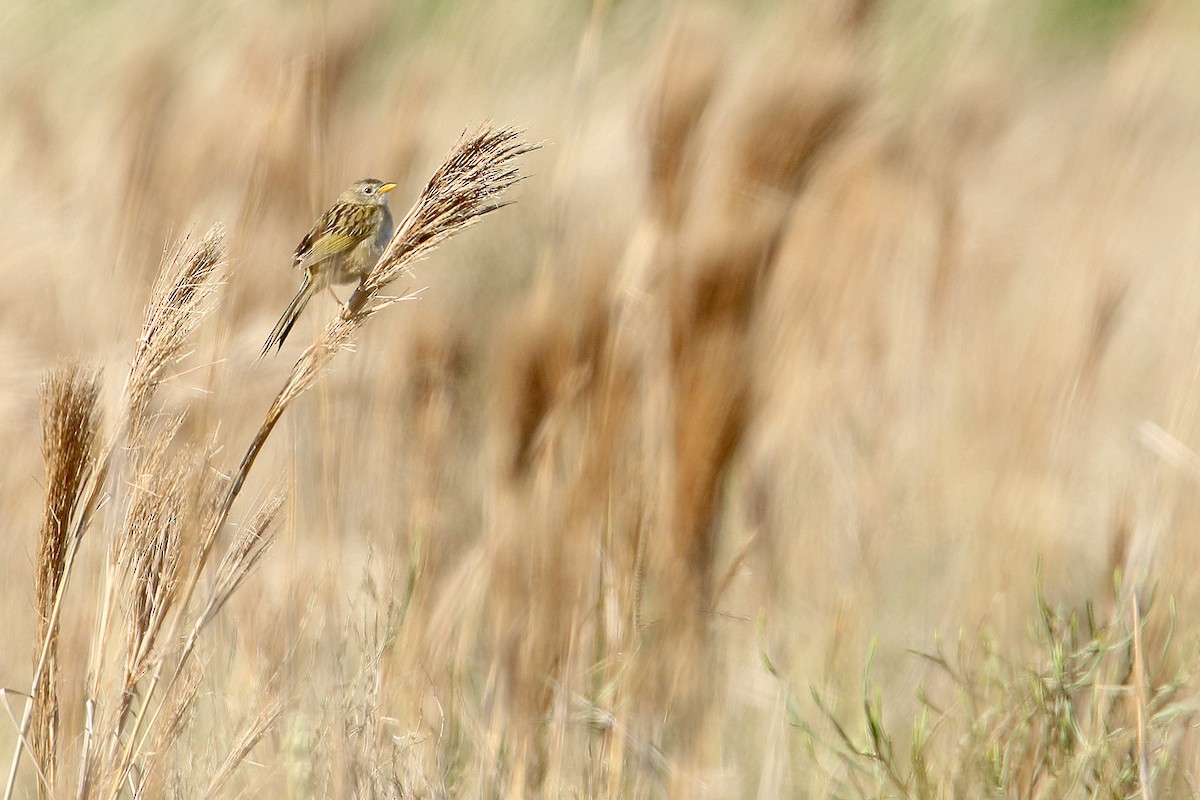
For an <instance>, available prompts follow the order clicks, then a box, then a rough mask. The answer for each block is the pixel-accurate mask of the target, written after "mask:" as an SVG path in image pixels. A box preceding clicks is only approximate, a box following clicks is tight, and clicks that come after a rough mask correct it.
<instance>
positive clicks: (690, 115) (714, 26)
mask: <svg viewBox="0 0 1200 800" xmlns="http://www.w3.org/2000/svg"><path fill="white" fill-rule="evenodd" d="M722 22H723V21H720V20H716V19H713V20H699V19H696V18H690V17H687V18H681V19H680V20H678V21H677V22H676V23H675V25H674V27H673V29H672V30H671V32H670V33H669V34H668V36H667V41H666V44H665V46H664V47H663V48H662V61H661V63H660V65H659V67H658V70H657V72H656V74H655V76H654V78H653V81H652V83H651V87H650V90H649V92H648V93H647V97H646V99H645V101H644V102H645V103H646V106H647V108H646V111H645V119H644V122H643V125H644V127H645V131H646V141H647V145H648V149H649V154H648V155H649V169H650V175H649V181H650V197H651V200H652V204H651V208H652V210H653V211H654V212H655V213H656V214H657V215H658V216H659V218H660V219H661V220H662V221H663V222H664V223H665V224H666V225H667V226H669V227H671V228H677V227H678V226H679V223H680V221H681V219H682V217H683V216H684V214H685V213H686V210H687V204H688V200H689V196H690V191H691V188H692V179H691V178H692V176H691V174H690V173H691V172H692V170H693V169H694V167H695V160H696V155H697V152H696V151H697V148H696V138H697V131H698V129H699V127H700V122H701V119H702V118H703V116H704V113H705V111H706V110H707V109H708V107H709V101H710V100H711V99H712V96H713V92H714V90H715V89H716V87H717V84H718V82H719V81H720V78H721V77H722V74H723V71H724V60H725V51H726V49H727V48H726V43H725V41H724V36H723V31H722V30H721V28H720V27H719V26H720V25H721V23H722Z"/></svg>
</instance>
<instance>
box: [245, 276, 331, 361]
mask: <svg viewBox="0 0 1200 800" xmlns="http://www.w3.org/2000/svg"><path fill="white" fill-rule="evenodd" d="M316 293H317V284H316V283H315V282H314V281H313V279H312V275H310V274H309V273H307V272H305V273H304V283H302V284H300V291H298V292H296V296H295V297H293V298H292V302H290V303H288V307H287V310H286V311H284V312H283V316H282V317H280V318H279V322H276V323H275V330H273V331H271V335H270V336H268V337H267V343H266V344H265V345H263V349H262V354H261V355H260V356H259V358H265V357H266V356H268V355H270V353H271V351H272V350H279V349H280V348H281V347H283V340H284V339H286V338H287V337H288V334H289V333H291V332H292V326H293V325H295V324H296V320H297V319H299V318H300V312H301V311H303V310H304V306H306V305H308V301H309V300H311V299H312V296H313V295H315V294H316Z"/></svg>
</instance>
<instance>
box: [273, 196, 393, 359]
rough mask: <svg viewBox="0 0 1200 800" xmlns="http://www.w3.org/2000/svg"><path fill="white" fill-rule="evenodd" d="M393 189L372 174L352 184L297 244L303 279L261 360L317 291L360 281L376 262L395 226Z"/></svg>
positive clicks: (296, 258) (276, 347) (297, 262)
mask: <svg viewBox="0 0 1200 800" xmlns="http://www.w3.org/2000/svg"><path fill="white" fill-rule="evenodd" d="M395 188H396V184H394V183H385V182H384V181H381V180H378V179H376V178H364V179H363V180H361V181H356V182H354V183H353V184H351V185H350V188H349V189H347V190H346V191H344V192H342V193H341V195H340V196H339V197H338V199H337V200H336V201H335V202H334V204H333V205H332V206H330V207H329V210H328V211H326V212H325V213H324V214H322V215H321V217H320V219H318V220H317V223H316V224H315V225H313V226H312V230H310V231H309V232H308V233H307V234H305V235H304V238H303V239H301V240H300V244H298V245H296V252H295V253H293V254H292V263H293V265H294V266H295V267H296V268H297V269H301V270H304V280H303V282H302V283H301V284H300V290H299V291H298V292H296V296H295V297H293V298H292V302H290V303H288V307H287V309H286V310H285V311H284V312H283V316H281V317H280V318H279V322H277V323H275V329H274V330H272V331H271V335H270V336H269V337H267V343H266V344H265V345H263V349H262V354H261V355H260V356H259V357H260V358H262V357H265V356H266V355H268V354H269V353H270V352H271V350H272V349H274V350H279V349H280V348H282V347H283V341H284V340H285V339H286V338H287V336H288V334H289V333H291V331H292V326H294V325H295V324H296V320H297V319H298V318H299V317H300V312H302V311H303V310H304V306H305V305H307V304H308V301H309V300H311V299H312V298H313V296H314V295H315V294H317V293H318V292H320V291H321V290H322V289H326V288H329V287H330V286H331V285H332V284H345V283H351V282H353V281H356V280H357V281H362V279H363V278H364V277H366V275H367V273H369V272H370V271H371V268H372V267H374V266H375V262H376V261H378V260H379V256H380V255H381V254H382V253H383V250H384V248H385V247H387V243H388V241H389V240H390V239H391V238H392V231H393V230H394V228H395V224H394V223H393V222H392V212H391V209H389V208H388V198H387V193H388V192H390V191H392V190H393V189H395Z"/></svg>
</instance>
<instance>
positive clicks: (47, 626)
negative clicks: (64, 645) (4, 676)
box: [29, 364, 100, 797]
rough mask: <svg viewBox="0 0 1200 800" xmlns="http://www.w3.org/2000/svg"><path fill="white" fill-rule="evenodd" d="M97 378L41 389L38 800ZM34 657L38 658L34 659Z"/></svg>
mask: <svg viewBox="0 0 1200 800" xmlns="http://www.w3.org/2000/svg"><path fill="white" fill-rule="evenodd" d="M99 392H100V384H99V375H98V373H97V372H95V371H92V370H85V369H84V368H82V367H80V366H79V365H78V364H72V365H69V366H65V367H62V368H60V369H57V370H55V371H54V372H52V373H50V375H49V376H47V378H46V379H45V381H44V382H43V384H42V455H43V457H44V458H45V460H46V497H45V505H44V508H45V513H44V516H43V518H42V531H41V539H40V545H39V548H38V557H37V570H36V572H35V573H34V603H35V607H36V608H37V611H38V637H37V642H38V643H39V652H40V651H41V649H42V648H43V647H44V648H45V649H46V653H47V656H46V675H45V679H44V680H43V681H42V682H41V685H40V686H39V687H38V688H37V692H36V694H35V696H34V698H33V707H34V711H35V714H34V716H33V719H32V724H31V727H30V730H29V742H30V744H31V746H32V747H33V754H34V758H35V760H36V762H37V764H38V766H39V769H40V771H41V773H42V775H43V776H44V778H45V783H44V784H42V783H39V784H38V792H39V795H40V796H42V797H48V796H50V795H52V794H53V791H54V784H55V780H54V778H55V773H56V765H57V764H56V762H57V756H58V681H59V676H58V673H59V664H58V624H57V619H56V618H55V617H54V614H53V609H54V601H55V598H56V597H57V596H58V593H59V589H60V588H61V586H62V581H63V575H64V570H65V567H66V560H67V553H68V551H69V549H70V548H69V541H68V531H69V526H70V521H71V518H72V517H73V516H74V514H75V509H76V507H77V506H78V504H79V500H80V497H81V495H82V492H83V487H84V484H85V483H86V481H87V479H88V476H89V475H90V474H91V472H92V470H93V469H94V467H95V463H96V454H95V445H96V434H97V431H98V430H99V427H100V412H99V408H98V406H97V400H98V397H99ZM35 655H37V654H35Z"/></svg>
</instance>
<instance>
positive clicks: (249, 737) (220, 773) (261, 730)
mask: <svg viewBox="0 0 1200 800" xmlns="http://www.w3.org/2000/svg"><path fill="white" fill-rule="evenodd" d="M282 713H283V703H282V702H281V701H280V700H279V699H278V698H274V699H272V700H270V701H269V702H267V703H265V704H264V705H263V707H262V708H260V709H259V710H258V713H256V714H255V715H254V716H253V717H252V718H251V719H250V721H249V722H248V723H247V724H246V727H245V728H244V729H243V730H242V732H241V734H240V735H239V736H238V737H237V740H236V741H235V742H234V745H233V747H232V748H230V750H229V753H228V754H227V755H226V756H225V760H224V761H222V762H221V766H220V767H218V768H217V771H216V773H215V774H214V775H213V777H212V780H211V781H209V784H208V787H207V788H205V790H204V794H203V795H202V797H204V798H205V800H208V798H213V797H216V796H217V795H218V793H219V792H220V791H221V789H222V788H223V787H224V786H225V784H226V783H228V782H229V779H230V778H232V777H233V773H234V771H235V770H237V768H238V766H239V765H241V763H242V762H243V761H245V760H246V757H247V756H249V755H250V751H251V750H253V749H254V746H255V745H257V744H258V743H259V741H260V740H261V739H262V737H263V736H266V734H267V732H268V731H270V730H271V728H273V727H274V726H275V721H276V720H278V719H279V715H280V714H282Z"/></svg>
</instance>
